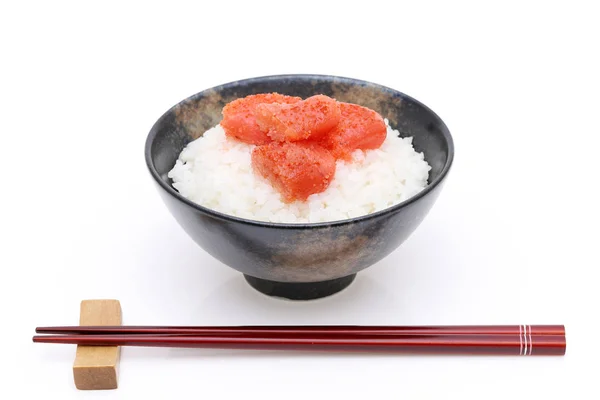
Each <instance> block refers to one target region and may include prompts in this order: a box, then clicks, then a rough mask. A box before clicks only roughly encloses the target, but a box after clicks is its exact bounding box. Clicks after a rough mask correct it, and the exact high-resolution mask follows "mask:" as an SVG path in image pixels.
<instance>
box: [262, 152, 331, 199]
mask: <svg viewBox="0 0 600 400" xmlns="http://www.w3.org/2000/svg"><path fill="white" fill-rule="evenodd" d="M252 166H253V168H254V169H255V171H257V172H258V173H259V174H260V175H262V176H263V177H264V178H265V179H267V180H268V181H269V182H270V183H271V185H273V187H274V188H275V189H276V190H278V191H279V192H280V193H281V195H282V199H283V201H284V202H286V203H291V202H294V201H297V200H299V201H306V199H307V198H308V196H310V195H311V194H314V193H320V192H323V191H324V190H325V189H327V187H328V186H329V184H330V183H331V181H332V179H333V176H334V174H335V167H336V164H335V158H333V156H332V155H331V154H330V153H329V152H328V151H327V150H325V149H324V148H322V147H321V146H319V145H317V144H315V143H308V142H295V143H288V142H271V143H269V144H266V145H263V146H257V147H255V148H254V150H253V151H252Z"/></svg>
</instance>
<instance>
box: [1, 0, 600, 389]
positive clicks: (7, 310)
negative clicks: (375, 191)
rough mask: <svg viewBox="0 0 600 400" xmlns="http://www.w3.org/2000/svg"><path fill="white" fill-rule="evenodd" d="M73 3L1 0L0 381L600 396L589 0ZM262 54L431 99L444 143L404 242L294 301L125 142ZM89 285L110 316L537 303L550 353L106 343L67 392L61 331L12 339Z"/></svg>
mask: <svg viewBox="0 0 600 400" xmlns="http://www.w3.org/2000/svg"><path fill="white" fill-rule="evenodd" d="M445 3H448V4H445ZM16 4H18V5H16ZM85 4H86V5H84V2H73V3H70V4H69V3H65V2H60V1H51V2H37V3H33V2H18V3H17V2H12V4H9V3H8V2H6V3H4V2H3V3H2V6H1V9H0V33H1V35H0V41H1V43H2V46H1V52H2V61H0V70H1V75H0V80H1V86H0V101H1V104H0V106H1V108H0V110H1V111H0V121H1V129H0V135H1V147H0V152H1V155H2V156H1V158H0V163H1V168H2V169H1V171H2V174H3V175H2V186H1V189H0V190H1V191H2V197H1V199H2V200H1V201H2V207H1V208H0V212H1V213H2V215H1V217H2V220H1V221H2V223H1V228H0V229H1V230H2V232H1V234H2V242H1V243H2V250H1V257H2V260H1V264H0V265H1V266H2V278H1V281H0V285H1V289H2V292H1V296H2V302H1V303H0V304H1V306H0V307H2V321H3V322H2V333H1V336H2V339H3V347H4V349H3V350H2V354H3V362H2V365H3V367H2V369H3V371H2V373H1V374H0V381H1V384H0V398H7V399H8V398H23V397H24V396H25V395H31V396H36V397H41V396H44V398H59V399H68V398H126V399H134V398H142V396H146V397H148V398H163V399H167V398H173V399H175V398H194V397H195V398H203V399H214V398H234V397H235V398H245V399H264V398H285V399H307V398H310V399H318V398H326V397H330V396H336V397H331V398H340V399H342V398H363V399H364V398H373V399H377V398H432V399H439V398H442V397H450V398H455V397H456V398H458V397H461V398H465V399H466V398H469V399H471V398H473V399H475V398H477V399H479V398H495V397H500V396H502V397H510V398H542V397H545V398H574V397H573V396H576V393H579V392H583V391H588V392H587V395H585V398H598V397H595V396H598V392H599V390H598V388H597V385H596V384H593V379H597V378H598V372H599V368H598V367H597V364H595V363H596V362H597V359H598V356H600V353H599V351H598V346H597V343H598V338H597V331H598V328H599V324H598V309H597V307H598V305H599V304H600V301H599V295H598V292H597V289H598V279H597V278H596V277H595V276H596V275H595V273H596V270H597V268H598V267H599V266H600V263H599V259H598V253H597V248H598V239H599V236H600V235H599V234H598V222H599V220H598V211H597V205H598V204H599V203H600V202H599V199H598V195H597V192H596V190H595V189H596V187H597V185H598V183H599V179H598V161H597V160H598V154H599V153H598V148H599V145H600V139H599V138H600V128H599V126H598V112H599V109H600V108H599V107H600V102H599V100H598V99H599V97H598V90H599V89H600V85H599V79H598V74H599V71H600V63H599V62H598V54H599V44H598V41H599V38H600V29H599V28H598V18H597V17H598V12H597V11H596V10H594V9H593V8H592V5H593V2H588V3H583V2H563V3H562V4H563V5H561V6H558V5H554V4H549V3H547V2H539V3H532V2H518V3H515V4H512V5H511V4H509V3H508V2H505V1H503V2H497V3H496V5H494V6H492V5H491V3H489V2H487V3H486V4H487V5H485V6H484V5H481V4H479V2H472V3H464V2H439V3H435V4H434V3H428V2H418V1H412V2H408V3H406V4H402V5H400V4H398V5H395V6H390V5H386V4H385V3H383V2H378V1H374V0H369V1H364V2H361V3H360V4H359V3H357V4H355V5H352V4H350V3H346V5H344V6H337V5H336V6H334V5H333V4H332V5H329V4H330V3H326V2H325V1H320V2H311V1H302V2H293V3H292V2H282V1H279V2H272V3H267V2H258V1H249V2H245V3H243V2H240V3H238V4H234V3H231V2H225V1H221V2H217V1H214V2H211V4H208V3H207V4H200V2H195V3H191V4H182V3H178V2H174V1H169V2H164V3H162V4H155V5H154V4H153V5H151V4H145V3H141V2H140V3H138V4H134V3H128V2H114V3H111V2H98V3H97V5H96V6H92V5H90V4H89V3H87V2H86V3H85ZM567 4H568V5H567ZM282 73H319V74H333V75H341V76H348V77H353V78H358V79H365V80H370V81H373V82H376V83H380V84H383V85H386V86H390V87H392V88H395V89H398V90H400V91H402V92H405V93H407V94H409V95H411V96H413V97H415V98H417V99H418V100H420V101H422V102H424V103H425V104H427V105H428V106H430V107H431V108H432V109H433V110H434V111H436V112H437V113H438V114H439V115H440V116H441V117H442V118H443V119H444V120H445V121H446V123H447V124H448V126H449V128H450V130H451V132H452V134H453V136H454V139H455V145H456V161H455V164H454V168H453V169H452V171H451V173H450V178H449V180H448V181H447V184H446V186H445V189H444V191H443V193H442V195H441V197H440V198H439V200H438V202H437V203H436V205H435V207H434V209H433V210H432V211H431V213H430V214H429V216H428V217H427V219H426V220H425V222H424V223H423V224H422V225H421V226H420V227H419V229H418V230H417V231H416V232H415V233H414V234H413V235H412V236H411V237H410V239H409V240H408V241H407V242H405V244H404V245H403V246H402V247H401V248H399V249H398V250H397V251H396V252H394V253H393V254H392V255H390V256H389V257H387V258H386V259H384V260H383V261H381V262H380V263H378V264H377V265H375V266H373V267H371V268H370V269H368V270H367V271H365V272H363V273H361V274H360V275H359V277H358V278H357V280H356V281H355V282H354V283H353V284H352V286H351V287H349V288H348V289H347V290H345V291H343V292H341V293H339V294H338V295H335V296H333V297H330V298H326V299H322V300H318V301H311V302H305V303H302V302H288V301H282V300H276V299H271V298H267V297H266V296H263V295H261V294H259V293H258V292H256V291H254V290H253V289H251V288H250V287H249V286H248V285H247V284H246V283H245V282H244V281H243V278H242V276H241V274H239V273H237V272H235V271H234V270H232V269H229V268H228V267H226V266H224V265H222V264H220V263H219V262H217V261H215V260H213V259H212V258H211V257H209V256H208V255H207V254H206V253H205V252H204V251H203V250H202V249H200V248H199V247H198V246H196V245H195V244H194V243H193V242H192V241H191V240H190V239H189V238H188V237H187V236H186V234H185V233H184V232H183V231H182V230H181V229H180V228H179V226H178V225H177V224H176V223H175V221H174V219H173V218H172V217H171V216H170V214H169V213H168V211H167V209H166V207H164V205H163V204H162V202H161V200H160V199H159V196H158V193H157V191H156V190H155V188H154V186H153V183H152V182H151V178H150V176H149V175H148V173H147V171H146V167H145V164H144V158H143V148H144V141H145V138H146V135H147V133H148V131H149V129H150V128H151V126H152V124H153V123H154V122H155V120H156V119H157V118H158V117H159V116H160V115H161V114H162V113H163V112H164V111H166V110H167V109H168V108H169V107H171V106H172V105H174V104H176V103H177V102H179V101H180V100H182V99H184V98H186V97H187V96H189V95H192V94H194V93H196V92H199V91H201V90H203V89H206V88H210V87H212V86H215V85H219V84H222V83H225V82H230V81H233V80H237V79H243V78H249V77H254V76H262V75H271V74H282ZM89 298H117V299H119V300H120V301H121V304H122V307H123V310H124V323H126V324H161V325H169V324H195V325H202V324H231V325H238V324H344V323H346V324H396V325H402V324H403V325H411V324H471V323H472V324H519V323H526V324H527V323H528V324H538V323H540V324H543V323H552V324H554V323H556V324H565V325H566V328H567V343H568V348H567V355H566V356H565V357H556V358H535V357H531V358H525V357H521V358H518V357H508V358H501V357H478V358H474V357H418V356H417V357H402V356H385V355H379V356H367V355H338V356H332V355H316V354H309V353H306V354H304V353H267V352H264V353H249V352H244V351H235V352H230V351H201V350H174V349H146V348H124V349H123V353H122V360H121V373H120V387H119V389H117V390H114V391H104V392H81V391H77V390H76V389H75V388H74V385H73V381H72V372H71V365H72V362H73V357H74V352H75V348H74V346H70V345H66V346H59V345H56V346H55V345H38V344H33V343H31V336H32V335H33V334H34V328H35V327H36V326H40V325H59V324H76V323H77V321H78V311H79V302H80V301H81V300H82V299H89ZM7 355H8V357H6V356H7ZM242 396H243V397H242Z"/></svg>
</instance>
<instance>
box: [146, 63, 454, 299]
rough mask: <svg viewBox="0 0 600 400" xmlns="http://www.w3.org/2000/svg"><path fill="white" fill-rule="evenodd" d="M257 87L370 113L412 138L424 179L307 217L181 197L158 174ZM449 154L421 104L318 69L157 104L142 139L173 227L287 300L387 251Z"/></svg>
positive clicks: (425, 204) (442, 133)
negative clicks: (365, 203) (387, 201)
mask: <svg viewBox="0 0 600 400" xmlns="http://www.w3.org/2000/svg"><path fill="white" fill-rule="evenodd" d="M265 92H278V93H282V94H287V95H292V96H300V97H302V98H306V97H309V96H312V95H315V94H325V95H327V96H331V97H333V98H335V99H337V100H338V101H345V102H350V103H356V104H360V105H363V106H365V107H369V108H371V109H373V110H375V111H377V112H379V113H380V114H381V115H382V116H383V117H384V118H387V119H388V120H389V123H390V125H391V127H392V128H394V129H397V130H398V131H399V132H400V135H401V136H403V137H404V136H412V137H413V145H414V147H415V150H416V151H418V152H423V153H424V155H425V159H426V161H427V162H428V163H429V165H430V166H431V168H432V169H431V171H430V173H429V180H428V186H427V187H426V188H425V189H424V190H422V191H421V192H420V193H418V194H417V195H415V196H414V197H412V198H410V199H408V200H406V201H404V202H402V203H400V204H397V205H395V206H392V207H390V208H388V209H385V210H383V211H380V212H376V213H373V214H370V215H366V216H363V217H358V218H352V219H348V220H343V221H336V222H327V223H314V224H284V223H266V222H260V221H253V220H247V219H242V218H237V217H233V216H229V215H225V214H222V213H219V212H216V211H213V210H211V209H208V208H205V207H203V206H201V205H198V204H196V203H193V202H192V201H190V200H188V199H186V198H184V197H183V196H181V195H180V194H179V193H178V192H177V190H176V189H174V188H173V186H172V182H171V180H170V178H169V177H168V176H167V174H168V172H169V171H170V170H171V169H172V168H173V165H174V164H175V160H176V159H177V158H178V156H179V154H180V152H181V151H182V149H183V148H184V147H185V146H186V145H187V144H188V143H189V142H190V141H192V140H194V139H197V138H198V137H200V136H202V134H203V132H205V131H206V130H207V129H209V128H211V127H213V126H215V125H217V124H218V123H219V122H220V121H221V118H222V115H221V110H222V108H223V106H224V105H225V104H226V103H228V102H229V101H231V100H234V99H236V98H239V97H244V96H247V95H250V94H256V93H265ZM453 156H454V145H453V141H452V137H451V135H450V132H449V130H448V128H447V127H446V125H445V124H444V122H443V121H442V120H441V119H440V118H439V117H438V116H437V115H436V114H435V113H434V112H433V111H432V110H430V109H429V108H428V107H426V106H425V105H423V104H421V103H420V102H418V101H417V100H415V99H413V98H411V97H409V96H407V95H406V94H403V93H401V92H399V91H397V90H394V89H390V88H388V87H384V86H381V85H378V84H375V83H370V82H365V81H361V80H357V79H350V78H344V77H336V76H325V75H277V76H266V77H259V78H251V79H245V80H241V81H236V82H231V83H227V84H224V85H221V86H217V87H214V88H211V89H208V90H204V91H202V92H200V93H197V94H195V95H193V96H191V97H189V98H187V99H185V100H183V101H181V102H180V103H178V104H176V105H175V106H174V107H172V108H171V109H170V110H168V111H166V113H165V114H163V115H162V116H161V117H160V118H159V119H158V120H157V122H156V123H155V124H154V126H153V127H152V129H151V130H150V133H149V135H148V137H147V140H146V145H145V159H146V164H147V167H148V169H149V171H150V175H151V176H152V178H153V181H154V182H155V184H156V187H157V188H158V193H159V194H160V196H161V197H162V199H163V201H164V203H165V205H166V207H167V208H168V210H169V212H170V213H171V214H172V215H173V217H174V218H175V220H176V221H177V222H178V223H179V225H180V226H181V228H182V229H183V230H184V231H185V232H187V234H188V235H189V236H190V237H191V238H192V239H193V240H194V241H195V242H196V243H197V244H198V245H199V246H200V247H202V248H203V249H204V250H205V251H206V252H208V253H209V254H210V255H211V256H213V257H214V258H216V259H217V260H219V261H220V262H221V263H223V264H224V265H226V266H228V267H231V268H234V269H236V270H237V271H239V272H241V273H242V274H244V276H245V278H246V280H247V282H248V283H249V284H250V285H251V286H252V287H254V288H255V289H257V290H258V291H260V292H262V293H264V294H266V295H270V296H276V297H283V298H287V299H295V300H308V299H316V298H321V297H325V296H329V295H332V294H334V293H336V292H339V291H340V290H342V289H344V288H346V287H347V286H348V285H350V284H351V283H352V281H353V280H354V279H355V277H356V274H357V273H358V272H360V271H362V270H364V269H365V268H368V267H369V266H371V265H373V264H375V263H377V262H378V261H380V260H381V259H383V258H384V257H386V256H388V255H389V254H390V253H392V252H393V251H394V250H396V249H397V248H398V246H400V245H401V244H402V243H403V242H404V241H405V240H406V238H408V237H409V236H410V235H411V233H413V232H414V230H415V229H416V228H417V227H418V226H419V224H420V223H421V222H422V221H423V219H424V218H425V217H426V215H427V213H428V212H429V210H430V209H431V207H432V206H433V205H434V203H435V201H436V199H437V198H438V196H439V194H440V191H441V190H442V187H443V184H444V182H445V179H446V177H447V176H448V173H449V171H450V169H451V165H452V161H453ZM198 267H199V268H201V267H202V266H201V265H199V266H198Z"/></svg>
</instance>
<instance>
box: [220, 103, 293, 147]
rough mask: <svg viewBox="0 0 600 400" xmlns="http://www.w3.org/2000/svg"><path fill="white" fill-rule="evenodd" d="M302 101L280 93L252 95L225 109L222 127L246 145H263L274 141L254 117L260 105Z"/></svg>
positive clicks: (230, 104)
mask: <svg viewBox="0 0 600 400" xmlns="http://www.w3.org/2000/svg"><path fill="white" fill-rule="evenodd" d="M299 101H302V99H301V98H300V97H293V96H285V95H282V94H278V93H265V94H256V95H250V96H247V97H244V98H241V99H236V100H234V101H232V102H230V103H228V104H227V105H226V106H225V107H224V108H223V120H222V121H221V126H222V127H223V130H225V133H226V134H227V135H228V136H230V137H234V138H236V139H238V140H240V141H242V142H244V143H248V144H255V145H261V144H266V143H269V142H271V141H272V139H271V138H270V137H269V136H267V134H266V132H263V131H262V130H261V129H260V127H259V126H258V124H257V123H256V118H255V117H254V111H255V108H256V106H258V105H259V104H272V103H280V104H292V103H296V102H299Z"/></svg>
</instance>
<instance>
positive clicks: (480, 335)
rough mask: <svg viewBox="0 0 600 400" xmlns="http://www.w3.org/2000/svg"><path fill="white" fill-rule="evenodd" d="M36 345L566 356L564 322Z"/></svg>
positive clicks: (163, 332) (162, 333) (268, 330)
mask: <svg viewBox="0 0 600 400" xmlns="http://www.w3.org/2000/svg"><path fill="white" fill-rule="evenodd" d="M36 333H44V334H54V335H38V336H34V337H33V342H35V343H60V344H77V345H88V346H142V347H184V348H219V349H252V350H304V351H310V350H316V351H335V352H338V351H349V352H365V351H366V352H389V353H427V354H490V355H564V354H565V352H566V338H565V328H564V326H563V325H488V326H485V325H467V326H354V325H339V326H335V325H333V326H318V325H317V326H230V327H228V326H212V327H211V326H204V327H202V326H164V327H161V326H56V327H38V328H36Z"/></svg>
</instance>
